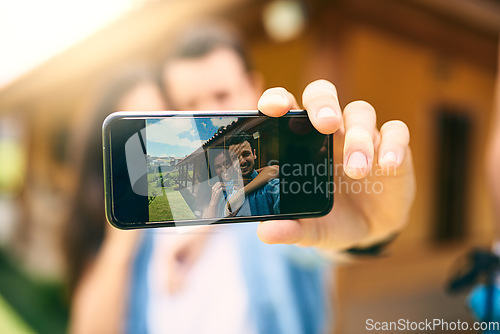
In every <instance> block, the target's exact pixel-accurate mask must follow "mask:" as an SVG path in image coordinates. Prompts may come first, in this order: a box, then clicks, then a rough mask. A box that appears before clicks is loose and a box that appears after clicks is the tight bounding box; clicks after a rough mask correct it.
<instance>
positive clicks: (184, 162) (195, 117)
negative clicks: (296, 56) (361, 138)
mask: <svg viewBox="0 0 500 334" xmlns="http://www.w3.org/2000/svg"><path fill="white" fill-rule="evenodd" d="M103 143H104V164H105V178H106V182H105V184H106V208H107V210H106V211H107V217H108V220H109V221H110V222H111V223H112V224H113V225H114V226H116V227H119V228H141V227H156V226H179V225H194V224H211V223H230V222H244V221H264V220H270V219H297V218H307V217H317V216H321V215H324V214H326V213H328V212H329V211H330V209H331V207H332V205H333V194H332V191H331V187H332V185H333V184H332V173H333V168H332V166H333V160H332V158H333V152H332V150H333V142H332V136H331V135H324V134H321V133H319V132H318V131H316V130H315V129H314V127H313V126H312V125H311V123H310V122H309V119H308V117H307V114H306V112H305V111H303V110H302V111H291V112H289V113H288V114H287V115H286V116H285V117H281V118H271V117H268V116H265V115H263V114H261V113H260V112H258V111H231V112H227V111H226V112H221V111H214V112H183V113H178V112H156V113H137V112H136V113H132V112H121V113H114V114H112V115H110V116H109V117H108V118H107V119H106V120H105V122H104V127H103Z"/></svg>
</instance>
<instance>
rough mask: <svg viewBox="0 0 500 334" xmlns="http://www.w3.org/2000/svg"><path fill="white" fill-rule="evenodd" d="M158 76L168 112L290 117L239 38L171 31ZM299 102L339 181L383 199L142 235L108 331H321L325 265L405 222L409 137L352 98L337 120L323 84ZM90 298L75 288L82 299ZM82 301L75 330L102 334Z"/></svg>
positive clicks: (346, 198) (366, 196)
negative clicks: (330, 151) (324, 139)
mask: <svg viewBox="0 0 500 334" xmlns="http://www.w3.org/2000/svg"><path fill="white" fill-rule="evenodd" d="M162 78H163V83H164V86H165V92H166V96H167V101H168V104H169V106H170V108H172V109H175V110H221V111H223V110H231V109H236V110H237V109H256V108H257V107H258V108H259V110H261V111H262V112H263V113H264V114H267V115H269V116H273V117H279V116H282V115H284V114H285V113H286V112H287V111H288V110H290V109H292V108H298V104H297V102H296V100H295V98H294V97H293V96H292V95H291V94H290V93H289V92H288V91H286V89H284V88H271V89H268V90H266V91H265V92H264V93H263V94H262V95H261V91H262V80H261V77H260V76H259V75H258V73H257V72H255V71H254V69H253V67H252V65H251V63H250V61H249V59H248V55H247V53H246V51H245V49H244V47H243V45H242V43H241V41H240V40H239V38H238V37H237V34H235V33H234V32H233V31H231V30H230V29H228V28H227V27H224V26H221V25H200V26H196V27H194V28H192V29H189V30H187V31H185V32H184V33H183V34H181V35H180V36H179V38H178V40H177V41H176V43H174V44H173V45H172V47H171V52H170V53H169V55H168V57H167V59H166V61H165V63H164V65H163V68H162ZM259 96H260V99H259ZM302 101H303V106H304V107H305V109H307V111H308V114H309V118H310V120H311V122H312V124H313V125H314V126H315V127H316V129H317V130H318V131H319V132H321V133H325V134H326V133H334V134H335V139H334V140H335V145H336V146H335V161H336V162H338V163H340V162H342V161H343V163H344V167H343V170H344V171H345V173H342V175H341V176H340V177H341V180H342V182H345V183H346V184H353V183H354V182H359V180H365V181H366V182H380V183H381V184H382V185H383V190H382V191H381V192H380V193H378V192H377V193H367V192H361V193H359V192H355V193H350V192H349V191H347V192H342V193H338V194H335V206H334V208H333V210H332V211H331V212H330V213H329V214H328V215H326V216H325V217H321V218H315V219H303V220H297V221H295V220H288V221H269V222H265V223H261V224H259V225H258V226H256V225H254V224H234V225H227V226H220V225H219V226H207V227H204V228H203V230H198V231H195V232H192V233H189V234H184V235H175V234H173V233H169V231H168V230H167V231H164V232H161V231H159V232H155V233H146V234H145V237H144V238H143V239H142V242H141V243H140V245H139V248H138V250H137V251H136V252H135V255H134V257H133V261H132V263H130V264H129V266H130V270H131V276H132V279H131V281H130V285H129V287H128V288H127V291H128V292H126V291H124V295H127V296H129V300H128V309H127V310H126V311H125V312H126V313H122V314H126V315H125V316H124V317H125V319H123V323H124V324H125V327H123V326H117V325H116V324H115V326H111V327H108V328H115V329H124V330H125V331H127V332H130V333H145V332H151V333H176V334H177V333H218V334H224V333H227V334H231V333H250V334H257V333H286V334H293V333H297V334H298V333H324V332H325V331H326V330H327V329H328V328H329V327H330V326H331V323H330V322H331V310H330V308H329V302H328V299H329V293H328V291H327V280H329V279H331V277H330V275H329V274H330V272H331V270H330V266H329V264H330V262H329V261H328V258H329V257H333V256H335V255H336V254H339V253H349V252H358V253H359V252H364V253H368V254H370V253H376V252H378V251H379V250H380V249H381V248H382V246H383V245H385V244H387V243H388V242H389V241H390V240H392V239H393V238H394V236H395V235H397V233H399V231H400V230H401V229H402V228H403V227H404V225H405V223H406V220H407V216H408V212H409V209H410V206H411V204H412V201H413V197H414V192H415V181H414V171H413V163H412V157H411V151H410V150H409V148H408V144H409V131H408V128H407V127H406V125H405V124H404V123H403V122H400V121H391V122H387V123H385V124H384V125H383V126H382V127H381V129H380V131H379V130H378V129H377V128H376V113H375V110H374V109H373V107H372V106H371V105H369V104H368V103H366V102H363V101H356V102H352V103H350V104H349V105H347V106H346V107H345V108H344V110H343V111H342V109H341V108H340V105H339V102H338V98H337V93H336V89H335V87H334V85H333V84H331V83H330V82H327V81H325V80H318V81H315V82H313V83H311V84H309V85H308V86H307V87H306V88H305V90H304V93H303V97H302ZM375 171H376V172H377V173H375ZM338 176H339V175H337V177H338ZM269 244H291V245H269ZM297 245H298V246H312V247H309V248H305V247H297ZM101 252H102V251H101ZM117 252H119V250H117ZM95 268H96V267H94V269H93V270H94V272H93V275H95V277H106V275H108V274H109V268H106V267H105V266H101V267H100V272H97V270H98V269H95ZM95 284H96V286H97V285H98V281H96V283H95ZM91 291H92V287H91V286H90V285H87V293H89V294H90V293H91ZM94 296H95V294H94ZM104 298H106V297H104ZM94 301H95V302H94V303H93V304H92V303H87V306H88V308H87V310H86V311H85V310H83V308H81V309H79V310H78V311H79V312H80V316H79V317H78V318H79V323H80V324H85V325H86V326H87V327H86V330H85V331H83V330H81V332H82V333H83V332H87V333H89V332H92V333H97V332H106V333H109V331H103V329H102V328H103V326H102V325H101V324H99V323H98V322H97V321H96V320H95V319H96V318H95V317H92V313H97V314H101V313H105V312H106V311H109V310H110V308H111V309H113V307H112V306H109V304H107V308H106V309H104V308H103V307H101V306H103V305H102V304H101V303H99V301H98V300H97V299H96V300H94ZM116 302H117V303H119V302H120V300H118V299H117V300H116ZM90 306H92V307H90ZM116 307H117V308H119V307H121V305H116ZM77 316H78V315H77ZM112 320H113V321H116V320H117V319H116V318H113V319H112ZM73 328H75V327H73ZM75 332H78V330H76V329H75Z"/></svg>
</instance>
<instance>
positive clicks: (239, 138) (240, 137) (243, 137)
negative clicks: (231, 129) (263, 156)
mask: <svg viewBox="0 0 500 334" xmlns="http://www.w3.org/2000/svg"><path fill="white" fill-rule="evenodd" d="M244 142H248V143H249V144H250V147H251V148H252V150H253V149H254V145H253V137H252V136H250V135H248V134H247V133H245V132H238V133H236V134H234V135H232V136H231V137H229V140H228V141H227V142H226V145H227V146H231V145H237V144H243V143H244Z"/></svg>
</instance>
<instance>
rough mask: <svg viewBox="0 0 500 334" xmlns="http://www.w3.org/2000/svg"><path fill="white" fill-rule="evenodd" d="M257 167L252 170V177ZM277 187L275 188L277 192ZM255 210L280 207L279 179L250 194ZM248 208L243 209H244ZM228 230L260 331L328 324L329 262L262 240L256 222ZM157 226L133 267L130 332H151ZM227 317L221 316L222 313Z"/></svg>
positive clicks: (281, 332)
mask: <svg viewBox="0 0 500 334" xmlns="http://www.w3.org/2000/svg"><path fill="white" fill-rule="evenodd" d="M255 176H257V172H256V171H254V173H252V178H254V177H255ZM276 190H277V191H276ZM245 202H248V204H249V205H250V206H253V207H254V208H255V209H256V210H257V211H256V212H257V213H254V212H255V211H252V213H253V214H254V215H265V214H271V213H273V211H271V210H275V209H276V208H279V180H277V179H276V180H271V181H270V182H269V183H268V184H267V185H265V186H263V187H261V188H260V189H259V190H257V191H255V192H254V193H252V194H250V195H249V196H247V199H245ZM242 209H244V208H242ZM227 227H228V228H227V229H225V230H224V233H228V237H231V238H234V239H235V240H236V244H237V247H238V249H237V251H238V255H239V257H240V261H241V266H242V271H243V277H244V278H245V286H246V287H247V292H248V302H249V304H250V305H249V308H248V309H249V310H250V312H251V314H250V319H252V320H253V323H254V324H255V329H256V332H257V333H258V334H268V333H273V334H315V333H324V332H325V330H326V328H327V325H328V323H327V320H328V316H327V315H328V314H329V313H330V308H329V303H328V292H327V289H326V284H325V283H326V282H325V280H326V279H327V273H328V271H327V270H326V269H328V268H330V266H328V265H327V264H328V263H327V262H326V261H325V260H324V259H323V258H322V257H320V256H319V255H318V254H317V252H316V251H315V250H314V249H312V248H303V247H296V246H291V245H267V244H264V243H263V242H261V241H260V240H259V238H258V237H257V234H256V227H257V226H256V224H253V223H250V224H243V223H240V224H233V225H231V226H227ZM153 233H154V230H148V231H146V232H145V233H144V237H143V240H142V242H141V245H140V247H139V250H138V252H137V254H136V258H135V262H134V265H133V268H132V279H131V293H130V301H129V305H128V316H127V319H126V321H127V324H126V328H127V333H134V334H135V333H139V334H140V333H147V328H148V327H147V321H146V315H147V312H148V311H147V305H148V298H149V291H148V286H147V282H148V278H147V273H148V270H147V268H148V266H149V261H150V259H151V254H152V241H153ZM221 321H223V315H221Z"/></svg>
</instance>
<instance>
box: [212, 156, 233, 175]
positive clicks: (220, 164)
mask: <svg viewBox="0 0 500 334" xmlns="http://www.w3.org/2000/svg"><path fill="white" fill-rule="evenodd" d="M214 168H215V172H216V173H217V175H218V176H219V177H220V178H221V179H222V181H230V180H232V179H233V178H234V175H233V174H234V172H233V171H234V170H233V165H232V164H231V160H230V159H229V158H228V154H226V152H221V153H220V154H219V155H218V156H216V157H215V159H214Z"/></svg>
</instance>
